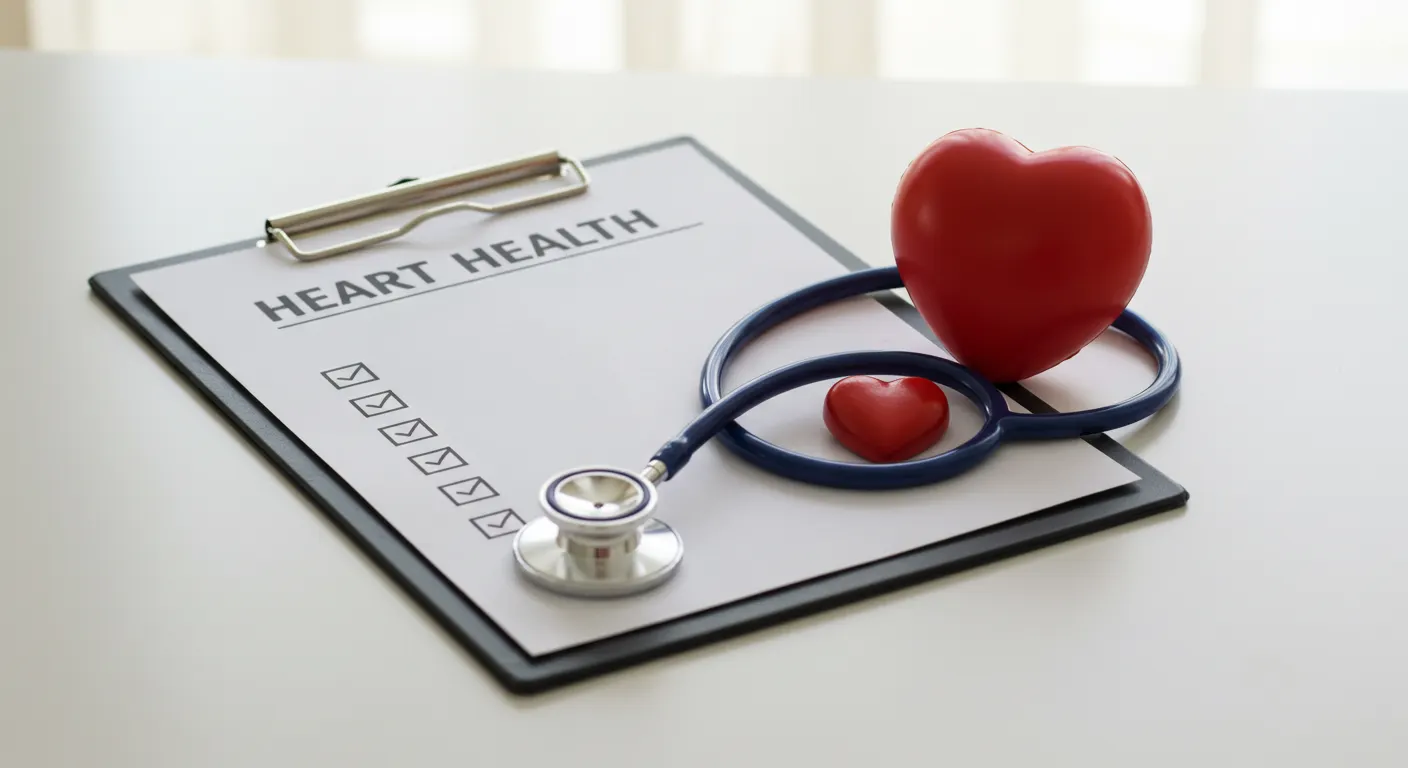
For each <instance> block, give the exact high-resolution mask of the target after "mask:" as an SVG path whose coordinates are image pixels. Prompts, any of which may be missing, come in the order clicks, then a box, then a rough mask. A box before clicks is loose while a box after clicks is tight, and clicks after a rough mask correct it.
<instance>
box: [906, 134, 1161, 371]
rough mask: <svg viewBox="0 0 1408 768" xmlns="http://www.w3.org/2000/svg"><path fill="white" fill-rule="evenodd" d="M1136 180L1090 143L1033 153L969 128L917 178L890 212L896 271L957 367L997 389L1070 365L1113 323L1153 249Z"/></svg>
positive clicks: (909, 174) (926, 156)
mask: <svg viewBox="0 0 1408 768" xmlns="http://www.w3.org/2000/svg"><path fill="white" fill-rule="evenodd" d="M1150 219H1151V217H1150V212H1149V205H1148V202H1147V200H1146V199H1145V196H1144V192H1143V190H1142V189H1141V188H1140V185H1139V182H1138V181H1137V180H1136V179H1135V177H1134V174H1133V173H1132V172H1131V171H1130V170H1129V168H1128V167H1126V166H1125V165H1124V163H1122V162H1120V161H1119V160H1118V159H1116V158H1114V157H1112V156H1111V155H1108V154H1105V153H1103V152H1100V151H1098V150H1095V149H1091V148H1088V147H1062V148H1059V149H1052V150H1047V151H1044V152H1032V151H1031V150H1029V149H1028V148H1027V147H1025V146H1023V145H1022V144H1020V143H1018V142H1017V141H1016V140H1014V139H1012V138H1009V137H1007V136H1005V135H1003V134H1001V133H998V132H996V131H989V130H982V129H965V130H961V131H954V132H953V133H949V134H947V135H945V136H943V137H941V138H940V139H939V140H937V141H935V142H934V143H933V144H931V145H929V146H928V147H927V148H925V150H924V151H923V152H922V153H921V154H920V155H919V157H918V158H916V159H915V160H914V162H913V163H911V164H910V166H909V168H907V169H906V170H905V173H904V176H903V178H902V179H901V181H900V184H899V188H898V190H897V192H896V195H895V199H894V204H893V206H892V209H891V240H892V244H893V247H894V253H895V263H896V266H897V267H898V268H899V272H900V276H901V277H902V278H903V280H904V284H905V288H906V290H907V291H908V292H909V295H910V298H911V299H912V300H913V301H914V305H915V307H916V308H917V309H918V310H919V313H920V314H921V315H922V316H923V317H924V320H925V322H927V323H928V324H929V327H930V328H932V329H933V331H934V333H935V335H936V336H937V337H938V339H939V341H940V342H941V343H942V344H943V346H944V347H945V348H946V349H947V350H948V352H949V354H951V355H952V356H953V357H954V359H956V360H957V361H958V362H960V363H962V364H964V365H966V366H968V367H969V368H972V369H973V370H975V371H977V372H978V373H979V374H981V375H983V376H985V377H986V378H988V379H989V380H990V381H993V382H994V383H1002V382H1011V381H1018V380H1021V379H1026V378H1029V377H1032V376H1035V375H1037V374H1039V373H1041V372H1042V371H1045V370H1047V369H1049V368H1052V367H1054V366H1056V365H1057V364H1059V363H1061V362H1062V361H1064V360H1066V359H1069V358H1070V357H1072V356H1074V355H1075V354H1076V353H1077V352H1079V351H1080V350H1081V349H1082V348H1084V347H1085V346H1086V345H1087V344H1089V343H1090V342H1091V341H1094V340H1095V338H1096V337H1097V336H1099V335H1100V334H1101V333H1102V332H1103V331H1105V330H1106V329H1107V328H1109V326H1110V323H1112V322H1114V320H1115V318H1117V317H1118V316H1119V314H1120V312H1122V311H1123V310H1124V308H1125V307H1126V306H1127V305H1128V304H1129V301H1130V299H1131V298H1133V296H1134V292H1135V290H1136V289H1137V288H1138V287H1139V283H1140V281H1141V280H1143V278H1144V272H1145V269H1146V267H1147V265H1148V261H1149V252H1150V248H1151V246H1152V242H1153V225H1152V222H1151V220H1150Z"/></svg>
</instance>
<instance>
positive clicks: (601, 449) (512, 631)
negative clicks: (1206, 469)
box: [134, 143, 1137, 656]
mask: <svg viewBox="0 0 1408 768" xmlns="http://www.w3.org/2000/svg"><path fill="white" fill-rule="evenodd" d="M590 171H591V175H592V185H591V187H590V190H589V191H588V192H587V193H586V194H585V195H581V196H578V197H574V198H568V199H566V200H562V201H558V202H555V203H552V204H548V205H544V206H539V207H534V208H528V209H524V210H520V211H515V212H512V213H507V214H500V215H495V216H481V215H478V214H467V215H463V216H458V215H452V216H445V217H440V218H436V219H432V220H430V221H428V222H426V223H425V224H423V225H422V226H421V227H419V228H418V229H416V230H414V231H413V232H412V233H411V234H409V235H408V236H406V237H404V238H401V239H398V240H393V241H391V242H389V243H386V244H383V245H380V246H377V247H373V248H370V249H366V250H362V251H356V252H352V253H350V254H347V255H344V256H339V257H335V258H330V259H325V260H321V261H316V262H311V263H298V262H296V261H295V260H293V259H291V258H290V257H289V256H288V254H287V253H285V252H284V251H283V249H282V247H281V246H279V245H277V244H269V245H266V246H264V247H251V248H248V249H245V250H239V251H234V252H230V253H226V254H222V255H217V256H212V257H208V258H202V259H195V260H191V261H187V262H183V263H179V264H175V265H171V266H167V267H163V268H157V269H153V270H150V271H146V272H141V273H138V274H136V275H135V276H134V279H135V280H136V282H137V284H138V286H139V288H140V289H141V290H142V291H143V292H144V293H145V294H146V295H147V297H148V298H149V299H150V300H151V301H153V302H155V303H156V304H157V305H158V306H159V307H160V308H161V309H162V311H164V312H165V313H166V315H167V316H168V317H170V318H171V320H172V321H173V322H175V323H176V324H177V325H179V326H180V327H181V328H182V329H183V330H184V332H185V333H186V334H187V335H188V336H189V337H190V338H191V339H192V340H193V341H194V342H195V343H196V344H197V345H199V346H200V347H201V348H202V349H203V350H204V352H205V353H206V354H207V355H209V356H210V357H211V358H212V359H213V360H214V361H215V362H216V363H218V364H219V365H220V366H222V367H223V368H224V369H225V370H226V371H227V372H228V373H229V375H231V376H232V377H233V378H234V379H236V380H237V381H238V382H239V383H240V384H241V385H242V386H243V387H244V388H245V389H246V390H248V392H249V393H250V394H251V395H252V396H253V397H254V398H256V399H257V400H258V401H259V402H260V403H261V404H262V405H263V406H264V407H265V408H266V409H267V410H268V411H269V412H270V413H271V414H272V415H273V416H274V417H275V418H277V419H278V420H280V421H281V422H282V423H283V424H284V425H285V426H286V427H287V428H288V429H289V430H290V431H292V432H293V433H294V434H295V435H296V436H297V437H298V438H299V439H300V440H301V441H302V442H303V443H304V444H306V445H307V447H308V448H309V449H310V450H311V451H312V452H314V453H316V454H317V455H318V456H319V457H320V458H321V460H322V461H323V462H324V463H325V464H326V465H327V466H328V467H330V468H331V469H332V470H333V471H334V472H336V473H337V474H338V475H339V476H341V477H342V478H343V480H344V481H345V482H346V483H347V484H348V485H349V486H350V487H351V488H352V489H354V490H355V491H356V492H357V493H358V494H360V495H361V497H362V498H363V499H365V500H366V502H367V503H368V504H369V505H370V506H371V507H372V508H374V509H375V510H376V512H377V513H378V514H379V515H380V516H381V517H382V518H384V519H385V520H386V521H387V523H388V524H389V525H391V526H393V527H394V528H395V529H396V530H397V531H398V532H399V533H400V535H401V536H402V537H403V538H404V539H405V541H407V542H408V543H409V544H410V545H411V546H413V547H414V548H415V549H416V550H418V551H419V553H420V554H421V555H422V556H423V557H424V558H425V560H426V561H427V562H428V563H430V564H431V565H433V567H434V568H436V569H437V570H438V571H439V573H440V574H442V575H443V577H444V578H445V579H446V580H447V581H448V582H449V583H451V584H453V585H454V586H455V587H456V588H458V589H459V590H460V591H462V592H463V594H464V595H465V596H466V597H467V598H468V599H469V600H471V601H472V602H473V603H474V604H475V605H476V606H477V607H478V608H479V609H480V610H482V611H483V612H484V613H485V614H486V615H487V616H489V617H490V618H491V619H492V620H493V621H494V622H495V623H496V624H497V625H498V626H499V627H500V628H501V629H502V630H503V631H504V632H505V633H506V634H507V635H508V636H510V637H511V638H512V639H513V640H514V641H515V642H516V643H518V644H519V646H520V647H522V648H523V650H524V651H525V652H526V653H528V654H530V655H535V656H537V655H543V654H549V653H553V652H556V651H561V650H564V649H568V648H571V647H573V646H577V645H580V644H583V643H588V642H591V641H594V640H599V639H602V638H607V637H611V636H614V635H618V634H620V633H624V632H629V631H632V630H636V629H639V628H642V627H646V626H649V625H653V624H657V623H660V622H665V621H668V620H671V619H674V618H678V617H682V616H686V615H690V614H693V613H696V612H699V611H703V610H707V609H709V608H711V607H715V606H720V605H723V604H727V603H730V602H733V601H737V600H740V599H744V598H747V597H750V596H754V595H758V594H759V593H763V592H767V591H771V590H776V589H779V588H782V587H786V586H788V585H790V584H795V583H798V582H801V581H805V580H808V579H811V578H815V577H818V576H822V575H825V574H828V573H832V572H835V571H838V570H842V569H847V568H851V567H854V566H858V565H863V564H866V563H869V562H873V561H875V560H878V559H882V558H886V557H890V556H893V555H897V554H900V553H903V552H906V551H909V550H912V549H916V548H920V547H924V546H926V545H929V544H932V543H934V542H938V541H942V540H945V539H949V538H951V537H954V536H958V535H961V534H964V533H968V532H971V531H974V530H976V529H980V528H985V527H988V526H992V525H995V524H998V523H1002V522H1004V521H1007V520H1011V519H1013V518H1016V517H1020V516H1023V515H1027V514H1030V513H1032V512H1036V511H1038V510H1042V509H1045V508H1047V507H1051V506H1053V505H1056V504H1060V503H1062V502H1066V501H1070V500H1072V499H1076V498H1079V497H1083V496H1087V495H1090V494H1093V493H1097V492H1099V491H1102V490H1106V489H1109V488H1111V487H1114V486H1118V485H1122V484H1125V483H1129V482H1133V481H1134V480H1136V479H1137V478H1136V476H1135V475H1134V474H1133V473H1131V472H1130V471H1129V470H1127V469H1125V468H1124V467H1122V466H1121V465H1119V464H1118V463H1116V462H1115V461H1114V460H1113V459H1111V458H1109V457H1107V456H1105V455H1104V454H1102V453H1100V452H1099V451H1097V450H1096V449H1094V448H1092V447H1090V446H1089V445H1087V444H1086V443H1084V442H1083V441H1079V440H1069V441H1055V442H1039V443H1031V444H1013V445H1007V446H1004V447H1002V448H1001V449H999V450H998V452H997V453H996V454H994V455H993V456H992V458H990V459H989V460H988V461H987V462H986V463H984V464H982V465H980V466H979V467H978V468H976V469H975V470H973V471H971V472H969V473H967V474H965V475H963V476H960V477H958V478H955V479H953V480H950V481H947V482H945V483H941V484H937V485H932V486H928V487H923V488H916V489H910V490H902V491H884V492H860V491H840V490H835V489H830V488H820V487H813V486H807V485H803V484H799V483H795V482H791V481H787V480H783V479H781V478H778V477H776V476H772V475H769V474H767V473H765V472H762V471H760V470H758V469H756V468H754V467H752V466H750V465H747V464H746V463H744V462H742V461H740V460H738V459H737V458H735V457H734V456H732V455H731V454H729V453H727V451H726V450H724V449H723V448H722V447H720V446H718V445H716V444H709V445H706V446H705V447H704V448H702V449H701V450H700V451H699V452H698V453H697V454H695V456H694V458H693V459H692V460H691V462H690V463H689V464H688V465H687V466H686V467H685V468H684V469H683V471H682V472H681V473H680V474H679V476H677V477H674V478H671V479H670V480H669V481H668V482H666V483H664V484H663V485H662V486H661V494H660V503H659V507H658V510H659V517H660V519H662V520H664V521H666V522H668V523H669V524H670V525H672V526H674V527H675V529H676V530H677V531H679V533H680V535H681V536H682V538H683V540H684V544H685V558H684V562H683V564H682V566H681V568H680V571H679V573H678V574H677V575H676V576H675V577H674V578H673V579H672V580H670V581H668V582H666V583H665V584H664V585H663V586H661V587H659V588H658V589H656V590H654V591H651V592H648V593H645V594H641V595H635V596H631V597H626V598H621V599H613V600H606V601H601V600H590V601H589V600H580V599H574V598H570V597H563V596H558V595H555V594H552V593H549V592H546V591H543V590H541V589H539V588H537V587H534V586H532V585H531V584H529V583H528V582H527V581H525V580H523V579H521V578H520V577H519V576H518V574H517V572H516V570H515V568H514V566H513V556H512V552H511V543H512V540H513V534H515V533H516V532H517V531H518V530H519V529H520V528H521V527H522V526H523V525H525V524H526V523H527V522H529V521H532V520H533V519H535V518H537V517H539V516H540V515H541V512H540V510H539V509H538V506H537V494H538V492H539V489H540V487H541V486H542V483H543V482H544V481H545V480H546V479H547V478H548V477H549V476H550V475H552V474H554V473H556V472H559V471H561V470H563V469H565V468H569V467H579V466H584V465H610V466H620V467H625V468H629V469H639V468H641V467H642V466H643V465H644V463H645V462H646V461H647V460H648V459H649V458H650V456H651V455H652V453H654V451H655V450H656V449H657V448H658V447H659V446H660V445H661V443H663V442H665V441H666V440H668V439H670V438H671V437H673V436H674V435H675V434H676V433H677V432H678V431H679V430H680V429H681V428H682V427H683V426H684V425H685V424H686V423H687V422H688V421H689V420H690V419H692V418H694V417H695V416H696V415H697V414H698V413H699V410H700V405H699V401H698V391H699V381H698V377H699V372H700V368H701V366H702V363H703V360H704V358H705V356H706V355H707V354H708V352H709V350H710V348H711V347H712V346H713V344H714V343H715V341H716V339H717V338H718V337H719V335H720V334H722V333H724V332H725V331H726V330H727V329H728V328H729V327H730V326H731V325H732V324H733V323H734V322H735V321H737V320H738V319H739V318H740V317H742V316H744V315H745V314H747V313H749V312H751V311H752V310H754V309H756V308H757V307H758V306H759V305H761V304H763V303H765V302H768V301H770V300H772V299H774V298H776V297H778V296H780V295H782V294H785V293H788V292H791V291H793V290H795V289H797V288H798V287H800V286H803V285H806V284H808V283H811V282H813V281H816V280H820V279H824V278H829V277H834V276H837V275H840V274H842V273H844V272H845V271H846V270H845V268H844V267H843V266H842V265H841V264H840V263H838V262H837V261H836V260H835V259H834V258H833V257H832V256H831V255H829V254H828V253H827V252H826V251H825V250H824V249H823V248H822V247H820V246H819V245H817V244H816V243H815V242H813V241H812V240H811V239H810V238H808V237H807V236H806V235H805V234H804V233H803V232H801V231H800V230H798V229H797V228H796V227H795V226H794V225H793V224H792V223H790V222H789V221H788V220H786V219H785V218H783V217H781V216H780V215H779V214H778V213H777V212H776V211H774V210H773V209H772V208H770V207H769V206H768V205H767V204H766V203H764V202H763V201H762V200H760V199H758V198H757V197H755V196H754V195H753V194H752V193H750V192H749V191H748V190H747V189H745V188H744V187H743V186H741V185H740V184H739V183H738V182H737V181H735V180H734V179H733V178H731V177H730V176H729V175H728V174H727V173H726V172H725V171H724V170H723V169H721V168H719V167H718V166H716V165H715V164H714V163H712V162H710V161H709V160H708V159H707V158H706V157H705V156H704V155H703V154H702V153H701V152H700V151H699V150H698V149H697V148H695V147H694V146H692V145H690V144H687V143H685V144H671V145H665V146H663V147H662V148H658V149H652V150H650V151H647V152H643V153H640V154H634V155H627V156H622V157H617V158H614V159H610V160H607V161H604V162H601V163H598V164H594V165H592V166H591V167H590ZM385 226H386V225H385V222H384V221H383V222H376V223H372V224H366V225H356V226H350V227H347V228H345V229H344V230H342V231H340V232H338V234H339V235H341V236H345V237H349V238H350V237H356V236H359V235H363V234H367V233H369V232H371V231H375V230H379V229H381V228H384V227H385ZM874 349H893V350H911V351H918V352H927V353H931V354H940V350H938V349H936V348H935V347H934V346H933V345H932V344H931V343H930V342H929V341H928V340H927V339H925V338H924V337H923V336H921V335H920V334H919V333H918V332H917V331H915V330H914V329H913V328H911V327H910V326H909V325H908V324H907V323H905V322H904V321H903V320H902V319H901V318H899V317H897V316H896V315H895V314H893V313H892V312H890V311H889V310H887V309H886V308H884V307H882V306H881V305H880V304H878V303H877V302H875V301H873V300H871V299H869V298H865V297H861V298H856V299H853V300H849V301H845V302H841V303H838V304H836V305H833V306H828V307H825V308H822V309H819V310H816V311H814V312H811V313H808V314H806V315H804V316H802V317H799V318H796V319H794V320H792V321H789V322H788V323H786V324H784V325H782V326H780V327H779V328H777V329H775V330H774V331H772V332H770V333H768V334H766V335H765V336H764V337H762V338H761V339H759V340H758V341H757V342H755V343H754V344H753V345H751V346H750V347H748V348H746V349H745V350H744V351H743V352H741V353H740V354H739V355H738V356H737V358H736V359H735V361H734V362H733V363H732V365H731V368H730V370H729V375H728V376H727V378H726V380H725V382H724V383H725V387H726V389H732V388H733V387H736V386H737V385H738V384H740V383H741V382H743V381H744V380H746V379H747V378H750V377H753V376H756V375H759V374H761V373H763V372H765V371H767V370H770V369H772V368H775V367H777V366H779V365H783V364H786V363H789V362H792V361H795V360H797V359H800V358H806V357H811V356H815V355H821V354H827V353H833V352H841V351H850V350H874ZM830 383H831V382H818V383H816V384H812V385H809V386H806V387H803V388H800V389H797V390H794V391H791V392H788V393H785V394H783V395H781V396H779V397H777V398H775V399H773V400H771V401H768V402H767V403H764V404H762V405H760V406H758V407H757V408H755V409H754V410H752V411H750V412H748V413H747V414H745V415H744V416H743V418H742V419H741V421H742V423H743V424H744V425H745V426H747V427H749V428H751V429H753V430H754V431H755V432H756V433H758V434H759V435H760V436H762V437H764V438H765V439H768V440H770V441H772V442H775V443H777V444H780V445H783V446H786V447H789V448H793V449H796V450H801V451H805V452H808V453H811V454H813V455H818V456H825V457H830V458H835V459H840V460H846V461H858V460H859V459H857V458H855V457H853V456H850V455H849V454H847V453H846V452H845V450H844V449H842V448H841V447H840V446H839V445H837V444H836V442H835V441H834V440H833V439H832V438H831V436H830V435H829V434H828V433H827V432H826V429H825V427H824V426H823V423H822V419H821V406H822V399H823V397H824V395H825V393H826V389H827V387H828V386H829V385H830ZM949 395H950V401H951V404H952V407H953V414H952V420H951V427H950V429H949V432H948V433H947V435H946V436H945V438H944V440H943V442H942V443H941V444H940V445H939V446H937V447H935V448H934V449H932V450H931V451H930V453H931V454H932V453H934V452H936V451H940V450H946V449H948V448H951V447H953V446H955V445H957V444H959V443H961V442H962V441H964V440H966V439H968V438H969V437H970V436H971V435H972V434H973V433H974V432H975V431H976V429H977V427H978V424H979V421H980V419H979V413H978V411H977V410H976V409H975V408H974V407H973V406H971V405H970V404H969V403H968V402H967V401H966V400H964V399H963V398H962V397H961V396H960V395H958V394H957V393H955V392H950V393H949ZM1011 405H1013V408H1014V410H1020V408H1017V407H1016V406H1015V404H1011Z"/></svg>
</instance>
